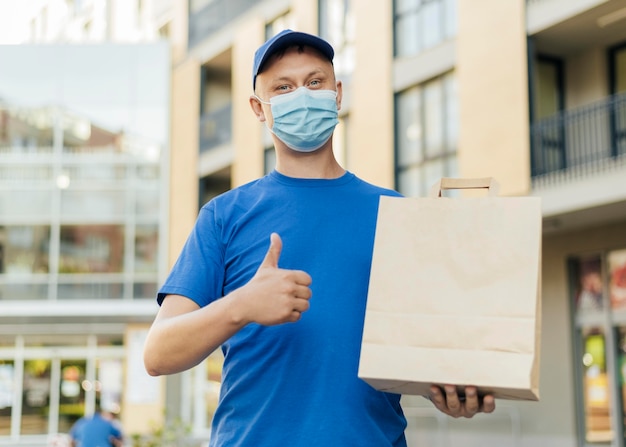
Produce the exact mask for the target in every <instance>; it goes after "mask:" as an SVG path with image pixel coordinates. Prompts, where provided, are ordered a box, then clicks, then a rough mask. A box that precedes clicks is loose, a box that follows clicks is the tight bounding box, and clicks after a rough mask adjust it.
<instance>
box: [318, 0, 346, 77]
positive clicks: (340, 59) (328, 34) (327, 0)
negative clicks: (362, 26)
mask: <svg viewBox="0 0 626 447" xmlns="http://www.w3.org/2000/svg"><path fill="white" fill-rule="evenodd" d="M319 11H320V34H321V35H322V37H324V38H325V39H326V40H328V42H329V43H330V44H331V45H332V46H333V48H334V49H335V59H334V65H335V72H336V73H337V75H338V76H339V77H345V76H346V75H349V74H350V73H352V70H353V69H354V63H355V62H354V39H355V23H354V17H353V14H352V12H351V2H350V0H322V1H320V7H319Z"/></svg>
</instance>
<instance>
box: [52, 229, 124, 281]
mask: <svg viewBox="0 0 626 447" xmlns="http://www.w3.org/2000/svg"><path fill="white" fill-rule="evenodd" d="M123 271H124V227H123V226H122V225H64V226H61V249H60V256H59V273H121V272H123Z"/></svg>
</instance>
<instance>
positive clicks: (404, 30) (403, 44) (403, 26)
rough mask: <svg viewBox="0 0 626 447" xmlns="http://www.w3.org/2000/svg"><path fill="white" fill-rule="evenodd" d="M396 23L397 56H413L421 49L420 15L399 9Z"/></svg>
mask: <svg viewBox="0 0 626 447" xmlns="http://www.w3.org/2000/svg"><path fill="white" fill-rule="evenodd" d="M398 14H399V15H398V16H397V18H396V23H395V46H396V56H398V57H403V56H411V55H414V54H417V53H418V52H419V50H420V38H419V30H420V27H419V15H417V14H416V13H414V12H413V13H410V12H407V13H404V12H401V11H398Z"/></svg>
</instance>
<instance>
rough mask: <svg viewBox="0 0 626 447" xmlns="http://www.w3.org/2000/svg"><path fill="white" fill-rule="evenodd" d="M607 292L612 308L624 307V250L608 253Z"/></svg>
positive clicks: (625, 285)
mask: <svg viewBox="0 0 626 447" xmlns="http://www.w3.org/2000/svg"><path fill="white" fill-rule="evenodd" d="M608 264H609V293H610V299H611V307H612V308H613V309H626V250H618V251H613V252H611V253H609V255H608Z"/></svg>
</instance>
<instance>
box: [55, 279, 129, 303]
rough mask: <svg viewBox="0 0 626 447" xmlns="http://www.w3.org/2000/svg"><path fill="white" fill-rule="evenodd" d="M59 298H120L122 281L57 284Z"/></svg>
mask: <svg viewBox="0 0 626 447" xmlns="http://www.w3.org/2000/svg"><path fill="white" fill-rule="evenodd" d="M58 290H59V295H58V296H59V299H60V300H91V299H121V298H123V297H124V284H122V283H97V282H96V283H91V282H90V283H86V284H59V289H58Z"/></svg>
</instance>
